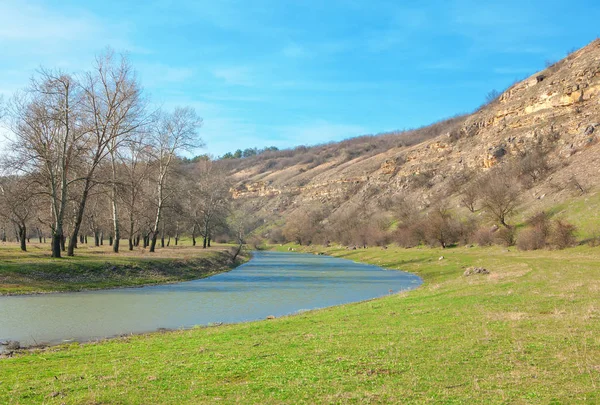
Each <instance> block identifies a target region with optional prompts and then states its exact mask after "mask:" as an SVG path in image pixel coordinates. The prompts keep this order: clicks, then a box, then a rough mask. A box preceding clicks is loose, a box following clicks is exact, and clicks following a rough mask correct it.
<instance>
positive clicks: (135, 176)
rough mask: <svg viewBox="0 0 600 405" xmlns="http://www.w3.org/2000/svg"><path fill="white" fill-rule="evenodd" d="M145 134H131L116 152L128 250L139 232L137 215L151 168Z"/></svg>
mask: <svg viewBox="0 0 600 405" xmlns="http://www.w3.org/2000/svg"><path fill="white" fill-rule="evenodd" d="M146 136H147V134H146V133H144V132H138V133H136V134H134V135H132V137H130V139H128V140H127V141H126V142H125V144H124V147H123V148H122V149H121V151H120V153H119V154H118V157H119V159H120V166H121V168H122V171H123V192H122V193H121V201H122V203H123V206H124V208H125V211H126V212H127V218H128V239H129V240H128V242H129V250H133V246H134V245H135V242H136V241H135V240H134V238H135V235H137V234H139V232H140V219H139V215H140V214H141V213H142V212H143V210H142V208H143V207H142V205H143V202H144V201H142V198H143V197H144V184H145V182H146V181H147V180H148V176H149V174H150V168H151V165H150V161H149V158H150V155H149V149H148V148H149V146H148V145H147V144H146V143H145V142H144V138H145V137H146ZM113 209H114V207H113ZM115 236H116V235H115Z"/></svg>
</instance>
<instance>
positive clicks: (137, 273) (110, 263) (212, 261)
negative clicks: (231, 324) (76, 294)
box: [0, 244, 248, 295]
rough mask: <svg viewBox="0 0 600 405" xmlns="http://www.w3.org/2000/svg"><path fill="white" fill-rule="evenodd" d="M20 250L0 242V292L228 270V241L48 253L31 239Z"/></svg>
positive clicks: (144, 281) (124, 283)
mask: <svg viewBox="0 0 600 405" xmlns="http://www.w3.org/2000/svg"><path fill="white" fill-rule="evenodd" d="M28 250H29V251H28V252H21V251H20V250H19V248H18V246H17V245H15V244H3V245H2V246H0V295H22V294H42V293H52V292H72V291H82V290H97V289H110V288H124V287H141V286H145V285H154V284H167V283H175V282H180V281H188V280H194V279H198V278H203V277H209V276H212V275H214V274H217V273H221V272H224V271H228V270H231V269H232V268H234V267H236V266H238V265H239V264H241V263H243V262H244V261H246V260H248V257H241V258H240V259H238V261H237V262H236V263H232V262H231V260H230V257H231V256H230V254H229V252H228V247H227V246H216V247H213V248H210V249H206V250H205V249H201V248H197V247H191V246H177V247H169V248H162V249H158V250H157V252H156V253H148V252H147V250H145V249H141V248H136V249H135V250H133V251H127V250H123V251H121V252H120V253H118V254H115V253H113V252H112V250H111V247H110V246H100V247H89V246H85V245H84V246H82V247H80V248H79V249H77V252H76V256H74V257H63V258H62V259H52V258H50V257H49V256H50V253H49V249H48V246H47V245H41V244H30V245H29V246H28Z"/></svg>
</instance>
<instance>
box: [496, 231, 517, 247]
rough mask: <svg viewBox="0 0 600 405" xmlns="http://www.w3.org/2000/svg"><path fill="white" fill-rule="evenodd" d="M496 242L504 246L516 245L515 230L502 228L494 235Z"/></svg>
mask: <svg viewBox="0 0 600 405" xmlns="http://www.w3.org/2000/svg"><path fill="white" fill-rule="evenodd" d="M494 242H495V243H497V244H499V245H503V246H513V245H514V244H515V230H514V228H512V227H505V228H500V229H498V230H497V231H496V232H495V233H494Z"/></svg>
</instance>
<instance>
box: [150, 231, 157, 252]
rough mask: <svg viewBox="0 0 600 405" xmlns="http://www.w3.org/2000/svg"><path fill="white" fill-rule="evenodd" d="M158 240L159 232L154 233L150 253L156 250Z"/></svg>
mask: <svg viewBox="0 0 600 405" xmlns="http://www.w3.org/2000/svg"><path fill="white" fill-rule="evenodd" d="M157 239H158V232H152V240H151V241H150V252H154V251H155V250H156V240H157Z"/></svg>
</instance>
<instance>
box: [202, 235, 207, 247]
mask: <svg viewBox="0 0 600 405" xmlns="http://www.w3.org/2000/svg"><path fill="white" fill-rule="evenodd" d="M202 239H203V241H202V249H206V244H207V242H208V238H207V237H206V236H204V237H203V238H202Z"/></svg>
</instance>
